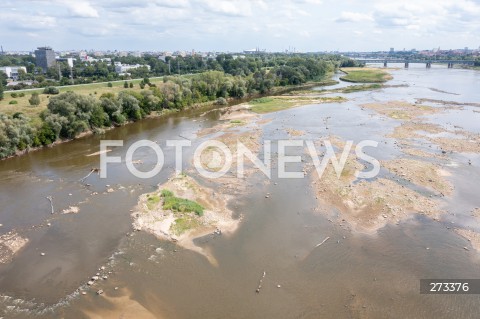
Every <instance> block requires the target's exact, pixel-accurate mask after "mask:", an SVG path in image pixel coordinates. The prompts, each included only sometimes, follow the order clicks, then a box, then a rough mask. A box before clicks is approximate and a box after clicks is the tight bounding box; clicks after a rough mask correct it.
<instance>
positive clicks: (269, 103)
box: [250, 97, 295, 113]
mask: <svg viewBox="0 0 480 319" xmlns="http://www.w3.org/2000/svg"><path fill="white" fill-rule="evenodd" d="M250 104H252V108H251V110H252V111H253V112H255V113H270V112H276V111H281V110H286V109H289V108H291V107H293V106H294V105H295V102H294V101H291V100H287V99H276V98H272V97H261V98H259V99H255V100H252V101H251V102H250Z"/></svg>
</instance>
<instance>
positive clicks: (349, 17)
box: [335, 11, 373, 22]
mask: <svg viewBox="0 0 480 319" xmlns="http://www.w3.org/2000/svg"><path fill="white" fill-rule="evenodd" d="M335 21H336V22H362V21H373V18H372V17H371V16H370V15H368V14H365V13H359V12H349V11H344V12H342V13H341V14H340V17H339V18H338V19H336V20H335Z"/></svg>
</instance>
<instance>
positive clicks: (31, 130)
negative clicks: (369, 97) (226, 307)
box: [0, 56, 339, 158]
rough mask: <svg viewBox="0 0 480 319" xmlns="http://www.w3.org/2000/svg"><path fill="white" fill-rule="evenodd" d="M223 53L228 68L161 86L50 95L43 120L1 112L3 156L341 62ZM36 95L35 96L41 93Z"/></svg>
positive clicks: (303, 77)
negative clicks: (245, 58)
mask: <svg viewBox="0 0 480 319" xmlns="http://www.w3.org/2000/svg"><path fill="white" fill-rule="evenodd" d="M223 58H224V59H226V60H228V61H229V62H228V63H227V62H226V61H223V60H222V59H220V61H221V64H222V65H225V66H226V65H230V67H229V70H230V72H227V73H225V72H224V71H223V70H218V71H205V72H202V73H199V74H195V75H191V76H165V77H164V79H163V83H161V85H158V86H156V85H153V84H151V83H150V82H149V80H148V78H146V79H144V80H143V81H142V83H140V85H142V84H143V87H144V88H145V89H143V90H141V91H140V92H138V91H132V90H129V89H126V90H125V91H122V92H120V93H118V94H113V93H106V94H103V95H102V96H101V97H100V98H95V97H93V96H85V95H80V94H77V93H74V92H71V91H69V92H65V93H62V94H58V95H55V96H52V97H51V98H50V100H49V103H48V106H47V109H46V110H45V111H43V112H42V113H41V116H40V118H41V121H38V120H37V121H34V120H32V119H30V118H29V117H27V116H26V115H24V114H21V113H16V114H14V115H13V116H9V115H6V114H1V113H0V158H5V157H8V156H11V155H14V154H15V153H17V152H18V151H23V150H26V149H28V148H31V147H39V146H44V145H49V144H51V143H53V142H55V141H57V140H59V139H72V138H75V137H76V136H78V135H79V134H81V133H83V132H87V131H93V132H101V131H102V130H103V129H104V128H108V127H112V126H119V125H122V124H124V123H126V122H128V121H137V120H140V119H142V118H144V117H145V116H147V115H149V114H151V113H152V112H154V111H162V110H165V109H183V108H186V107H188V106H190V105H193V104H196V103H203V102H208V101H216V100H219V99H227V98H235V99H240V98H243V97H246V96H249V95H253V94H258V93H260V94H266V93H268V92H269V91H270V90H272V88H274V87H278V86H286V85H299V84H302V83H305V82H307V81H312V80H317V79H321V78H322V77H324V76H325V74H327V72H331V71H333V70H334V69H335V68H336V67H338V66H339V63H338V61H339V60H337V59H331V60H328V59H315V58H310V57H306V58H305V57H304V58H302V57H294V58H290V59H286V60H284V61H282V63H281V65H277V63H278V61H277V63H275V64H274V66H273V67H263V68H260V67H259V65H264V64H263V63H260V64H259V65H256V66H253V65H252V66H245V65H244V64H238V65H237V64H236V62H234V61H236V60H233V59H230V58H229V57H228V56H225V57H223ZM252 61H253V60H252ZM218 63H220V62H218ZM243 67H246V69H243ZM250 70H256V71H255V72H252V71H250ZM246 71H247V73H249V74H248V75H246V74H245V72H246ZM232 73H234V74H232ZM145 84H148V87H147V86H145ZM32 98H33V100H35V101H36V98H38V96H37V97H32ZM32 105H35V103H33V104H32ZM39 122H40V123H39Z"/></svg>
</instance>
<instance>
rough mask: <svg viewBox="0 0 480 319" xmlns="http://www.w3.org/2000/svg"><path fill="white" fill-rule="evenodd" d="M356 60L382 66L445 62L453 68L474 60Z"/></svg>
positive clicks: (428, 65)
mask: <svg viewBox="0 0 480 319" xmlns="http://www.w3.org/2000/svg"><path fill="white" fill-rule="evenodd" d="M355 60H356V61H358V62H363V63H365V64H367V63H383V66H385V67H386V66H387V65H388V63H405V67H406V68H408V66H409V65H410V64H411V63H424V64H425V65H426V67H427V68H430V67H432V63H435V64H447V65H448V68H449V69H451V68H453V65H454V64H463V65H474V64H475V61H473V60H408V59H355Z"/></svg>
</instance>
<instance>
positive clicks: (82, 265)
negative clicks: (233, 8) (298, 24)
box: [0, 66, 480, 318]
mask: <svg viewBox="0 0 480 319" xmlns="http://www.w3.org/2000/svg"><path fill="white" fill-rule="evenodd" d="M389 72H390V73H391V75H392V76H393V79H392V80H391V81H389V82H388V85H389V87H386V88H382V89H374V90H368V91H359V92H353V93H339V92H334V93H330V94H327V95H322V96H325V97H332V98H336V97H337V96H341V97H343V98H344V99H341V101H339V102H331V101H332V100H323V102H322V103H321V104H318V103H316V102H315V101H316V100H315V99H314V98H312V99H311V100H309V102H308V103H303V102H304V101H305V99H306V98H303V100H302V103H300V104H302V105H300V106H298V107H295V108H290V109H284V110H282V111H278V112H272V113H267V114H254V113H251V112H250V111H249V110H248V109H249V106H248V105H246V106H245V105H244V107H237V108H234V109H233V110H232V109H231V108H230V109H223V110H217V109H201V110H190V111H185V112H180V113H175V114H171V115H170V116H169V117H167V118H156V119H146V120H143V121H140V122H137V123H133V124H130V125H126V126H125V127H120V128H118V129H115V130H111V131H108V132H106V133H105V134H104V135H101V136H89V137H85V138H82V139H78V140H75V141H73V142H70V143H65V144H61V145H58V146H56V147H53V148H47V149H42V150H39V151H37V152H33V153H30V154H27V155H25V156H22V157H17V158H11V159H8V160H5V161H2V162H0V171H1V174H0V203H1V206H0V224H1V225H2V226H0V236H1V237H0V249H3V250H2V251H3V252H5V254H2V255H0V317H4V318H57V317H58V318H61V317H65V318H119V317H120V318H121V317H122V316H123V317H124V318H209V317H214V318H217V317H218V318H324V317H325V318H386V317H388V318H476V317H477V315H478V304H479V302H480V297H478V296H475V295H463V296H432V295H420V294H419V279H421V278H480V268H479V265H480V264H479V263H480V258H479V257H480V252H478V250H476V249H478V247H480V244H479V242H480V240H479V239H478V238H479V237H478V231H480V224H479V223H478V221H479V219H478V218H479V217H480V216H479V214H478V207H480V197H479V196H478V193H479V191H480V186H479V184H478V180H479V179H480V157H479V151H480V149H479V145H480V138H479V135H478V134H479V133H480V125H479V124H478V123H480V113H479V112H480V108H479V107H478V106H476V105H475V103H479V102H480V91H479V90H478V87H480V73H479V72H477V71H471V70H459V69H447V68H446V67H442V66H433V67H432V69H425V68H424V67H423V66H422V67H420V66H418V67H417V66H411V67H410V69H408V70H404V69H397V70H389ZM339 76H340V75H336V76H335V78H336V79H338V77H339ZM347 85H352V84H351V83H348V84H347V83H345V82H340V83H339V84H337V85H335V86H331V87H328V89H335V88H340V87H345V86H347ZM323 89H325V88H318V90H323ZM316 90H317V89H316ZM283 98H285V97H283ZM295 98H296V99H298V97H297V96H295ZM280 99H282V98H280ZM442 101H443V102H442ZM325 102H326V103H325ZM292 103H293V102H292ZM303 104H306V105H303ZM237 138H238V139H240V140H242V141H243V142H244V143H246V144H248V143H250V144H249V146H250V147H251V148H253V150H254V151H256V152H259V153H260V157H262V156H263V151H262V149H263V147H262V145H263V143H264V141H265V140H272V141H273V142H272V144H273V151H274V152H275V151H276V143H275V141H276V140H279V139H300V140H312V141H317V142H318V141H321V140H326V139H329V140H331V141H332V143H333V144H334V145H335V146H337V147H340V146H342V145H343V143H345V141H348V140H351V141H353V143H354V145H356V144H358V143H359V142H361V141H362V140H367V139H368V140H374V141H377V142H378V143H379V146H378V147H377V148H368V150H367V153H368V154H369V155H371V156H373V157H375V158H377V159H378V160H379V161H380V162H381V163H382V169H381V172H380V175H379V176H378V178H377V179H375V180H374V181H370V182H369V183H370V184H365V182H362V181H360V180H355V179H354V178H353V177H352V176H351V175H349V174H346V175H344V176H343V179H341V180H340V181H341V182H339V181H337V180H336V179H335V178H333V175H331V173H332V172H331V171H329V170H327V175H326V178H325V179H324V180H320V181H319V180H316V179H315V175H314V171H315V168H314V167H313V166H312V160H311V158H310V156H308V153H305V152H304V149H303V148H296V149H295V148H293V149H292V150H291V151H290V152H289V155H301V156H302V159H303V160H304V161H303V162H301V163H298V164H289V165H288V166H287V167H288V170H291V171H298V172H305V175H306V176H305V178H301V179H279V178H277V169H278V167H277V164H278V163H277V162H276V161H275V160H273V174H272V179H268V178H267V177H266V176H265V175H264V174H262V173H261V172H260V171H259V170H258V169H253V168H251V169H249V170H248V171H247V173H246V175H245V177H244V178H243V179H241V180H236V179H235V180H234V179H233V177H232V176H233V175H234V174H233V173H232V172H229V174H227V175H226V177H223V178H222V179H220V180H216V181H209V180H208V179H204V178H201V177H200V176H198V173H197V172H196V171H195V170H194V169H193V167H192V155H193V151H194V149H195V146H196V145H199V144H200V143H201V142H203V141H206V140H209V139H219V140H222V141H224V142H225V144H227V145H229V143H233V142H234V141H236V139H237ZM102 139H109V140H113V139H123V140H124V146H123V147H115V148H112V151H111V152H109V153H108V156H121V157H122V163H119V164H110V165H109V166H108V178H107V179H100V178H99V175H98V174H97V173H96V172H94V173H92V174H91V175H90V176H88V177H87V178H85V179H84V180H82V179H83V178H84V177H85V176H86V175H87V174H88V173H89V172H90V171H91V170H92V168H97V167H99V156H96V155H95V156H88V155H91V154H95V153H96V152H98V151H99V143H100V140H102ZM140 139H149V140H152V141H156V142H157V143H158V144H159V145H160V146H161V147H162V149H163V150H164V152H165V165H164V169H163V170H162V171H161V173H160V174H158V175H157V176H155V177H153V178H151V179H147V180H140V179H138V178H136V177H135V176H133V175H132V174H130V173H129V172H128V171H127V168H126V165H125V152H126V150H127V148H128V146H129V145H131V144H133V143H134V142H136V141H138V140H140ZM169 139H189V140H191V141H192V147H189V148H185V149H184V153H185V156H184V163H183V166H184V168H185V174H186V175H187V176H188V178H189V179H190V178H192V179H193V180H194V181H195V182H194V183H195V184H194V185H198V187H201V186H203V187H204V189H205V190H207V191H208V194H213V193H217V194H218V197H217V198H216V199H218V200H219V201H220V202H221V204H219V205H214V204H211V203H210V201H209V200H208V194H207V193H205V194H203V195H201V196H199V197H198V196H197V197H195V196H193V195H191V196H193V197H192V199H199V200H200V201H203V202H204V203H205V204H206V206H208V209H209V210H211V211H215V209H216V208H218V207H220V209H221V211H222V212H223V213H224V214H226V215H225V216H228V218H226V219H224V220H223V219H222V220H223V221H224V222H225V223H226V224H228V225H230V226H231V225H234V226H232V231H231V232H229V233H228V232H226V233H225V234H223V233H222V234H219V233H218V232H215V230H216V227H217V226H218V225H217V224H215V225H214V224H212V223H205V225H207V224H208V225H209V226H212V225H214V226H212V228H211V229H210V228H208V227H207V228H205V229H207V230H208V231H206V232H201V235H202V236H201V237H195V236H193V237H192V239H193V242H192V243H188V244H184V245H182V243H178V242H173V241H171V240H169V239H167V240H165V239H162V238H159V237H161V236H155V232H154V231H149V230H148V227H146V228H144V229H142V230H141V231H134V226H133V225H134V224H135V213H136V212H137V209H138V205H139V204H142V203H143V202H142V199H143V200H146V197H145V196H146V195H145V194H147V193H151V194H154V193H155V192H158V191H159V190H161V188H162V186H165V185H167V186H168V187H170V188H174V185H172V184H171V182H169V179H170V181H171V180H172V178H173V176H175V158H174V156H173V154H174V148H173V147H167V146H166V145H165V141H166V140H169ZM318 143H320V142H318ZM318 143H317V144H316V145H318ZM290 153H291V154H290ZM274 158H275V157H274ZM135 160H137V164H136V165H137V167H138V168H139V169H142V170H150V169H152V168H153V167H154V166H155V165H156V157H155V156H154V155H153V153H152V151H151V150H149V149H144V148H140V149H138V151H137V152H136V153H135ZM211 160H212V158H208V161H209V162H210V161H211ZM364 164H365V163H363V162H357V161H354V160H353V158H352V161H351V162H350V164H349V165H351V167H352V168H353V167H357V166H358V167H359V168H364ZM367 168H368V167H367ZM230 175H232V176H230ZM169 183H170V184H169ZM192 183H193V182H192ZM158 185H161V186H160V188H159V186H158ZM372 185H373V186H372ZM177 186H178V185H177ZM182 189H183V188H181V187H180V186H179V187H178V189H176V190H177V191H181V190H182ZM389 193H390V194H389ZM185 194H187V193H185ZM187 195H188V194H187ZM187 195H185V196H186V197H188V196H190V195H188V196H187ZM50 196H51V202H50V201H49V200H48V199H47V197H50ZM202 196H203V197H202ZM139 198H140V202H139ZM211 199H213V198H211ZM212 202H213V200H212ZM225 203H227V206H225ZM51 204H52V205H51ZM209 204H210V206H209ZM387 204H388V206H386V205H387ZM52 206H53V210H54V211H53V214H52V211H51V210H52ZM386 207H388V209H386ZM360 208H361V209H360ZM132 214H133V216H132ZM208 216H214V215H207V217H208ZM210 221H211V220H209V222H210ZM229 223H231V224H229ZM137 226H138V225H137ZM220 227H221V226H220ZM137 228H140V229H141V228H142V227H137ZM225 228H228V227H225ZM327 238H328V239H327ZM326 239H327V240H326ZM469 240H471V242H469ZM320 244H321V245H320ZM2 247H6V248H2ZM192 248H193V249H192ZM264 272H265V276H264V277H262V276H263V274H264ZM92 277H96V278H95V280H92ZM260 279H262V283H261V285H262V288H261V291H260V293H256V292H255V290H256V289H257V287H258V284H259V280H260ZM89 281H90V282H91V284H90V285H89V284H88V282H89ZM99 290H102V291H103V293H102V294H101V295H97V292H98V291H99Z"/></svg>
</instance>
